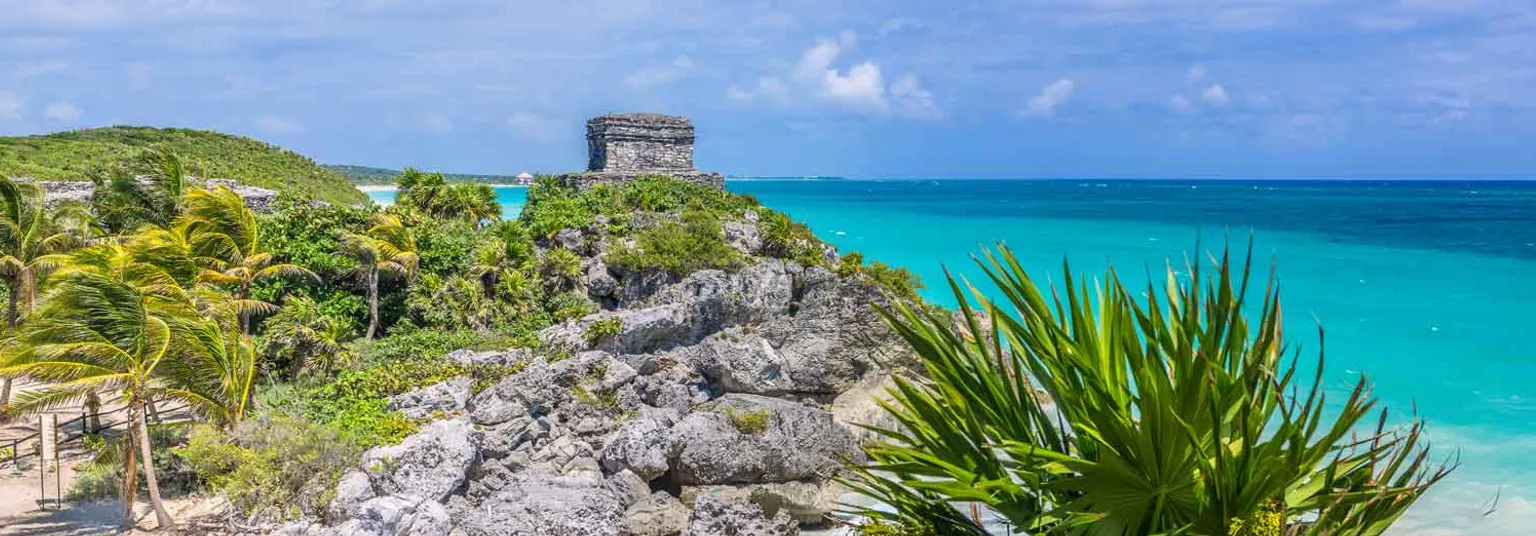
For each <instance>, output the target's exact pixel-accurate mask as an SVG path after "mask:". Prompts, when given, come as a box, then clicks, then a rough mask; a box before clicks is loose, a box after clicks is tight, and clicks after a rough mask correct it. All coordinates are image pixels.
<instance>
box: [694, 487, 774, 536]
mask: <svg viewBox="0 0 1536 536" xmlns="http://www.w3.org/2000/svg"><path fill="white" fill-rule="evenodd" d="M798 534H800V525H799V524H797V523H795V520H793V519H790V517H789V515H788V514H786V513H784V512H779V513H778V514H777V515H774V516H772V517H769V516H765V515H763V510H762V508H760V507H758V506H757V505H756V504H752V503H727V502H725V501H722V500H720V499H717V498H715V497H711V496H708V495H705V496H702V497H699V500H698V502H697V503H694V505H693V515H692V516H691V518H690V519H689V521H688V531H687V532H684V533H683V536H797V535H798Z"/></svg>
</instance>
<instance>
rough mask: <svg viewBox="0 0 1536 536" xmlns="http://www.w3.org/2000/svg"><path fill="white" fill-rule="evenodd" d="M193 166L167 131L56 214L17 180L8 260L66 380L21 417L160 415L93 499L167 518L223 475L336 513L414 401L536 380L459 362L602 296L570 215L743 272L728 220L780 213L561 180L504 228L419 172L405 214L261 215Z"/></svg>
mask: <svg viewBox="0 0 1536 536" xmlns="http://www.w3.org/2000/svg"><path fill="white" fill-rule="evenodd" d="M192 168H193V164H191V163H189V162H188V161H187V160H185V159H183V158H182V157H181V155H179V154H178V153H176V152H175V151H172V150H171V149H169V148H168V147H167V146H156V147H153V148H150V149H147V150H144V151H143V152H140V153H138V154H136V155H134V156H132V157H130V158H129V159H127V160H125V161H124V162H123V163H122V165H121V167H120V168H119V170H116V171H114V173H115V174H116V176H115V177H109V178H108V179H107V183H106V187H105V188H102V189H100V190H99V193H98V195H96V196H94V197H93V198H92V199H91V200H90V202H88V203H81V204H75V205H65V206H62V207H58V208H56V209H53V210H45V209H44V208H43V204H42V197H41V192H40V191H39V190H38V189H37V188H36V187H35V186H33V185H30V184H25V183H17V182H13V181H10V180H0V197H3V200H4V201H3V202H0V208H5V209H6V211H5V213H4V216H5V217H4V219H3V224H0V231H3V232H0V248H3V249H0V276H4V277H5V280H6V282H7V283H8V284H7V285H4V293H3V294H4V297H5V298H6V299H7V302H8V303H14V305H13V306H12V307H10V308H9V311H13V312H10V313H8V323H7V326H8V327H7V328H6V330H5V331H4V332H3V333H0V338H3V339H4V342H5V345H4V348H5V349H4V351H3V352H0V376H3V377H5V378H14V377H18V376H27V377H31V378H34V379H37V380H41V381H43V382H44V383H50V384H52V386H51V387H49V388H48V389H47V390H45V391H29V392H26V393H19V394H17V396H15V397H14V398H13V399H10V400H0V404H3V408H0V410H3V412H4V413H5V414H6V415H20V414H25V413H29V412H34V411H39V410H42V409H46V408H51V407H56V406H58V405H62V404H74V403H78V401H79V400H80V399H81V398H82V397H85V398H87V399H88V400H96V402H95V403H98V404H99V403H100V399H105V400H112V399H117V400H118V401H120V402H123V403H126V404H128V405H129V406H130V407H133V408H136V409H135V413H134V416H133V419H134V421H135V422H137V423H138V425H137V426H136V427H135V429H134V433H133V434H130V435H129V436H128V437H127V438H125V439H126V441H108V440H106V439H102V440H100V444H98V445H97V450H98V452H99V453H100V457H101V458H100V459H101V463H99V464H96V465H94V466H92V468H91V469H90V473H89V475H88V476H87V477H86V478H83V479H81V480H80V481H79V483H78V484H77V486H76V489H75V490H74V492H73V495H74V496H78V497H91V496H100V495H102V494H103V493H108V492H111V491H114V490H141V491H142V492H143V493H147V494H148V496H149V499H150V502H151V503H153V504H155V505H156V509H157V511H160V515H159V516H157V517H160V518H161V519H160V521H161V524H162V525H165V524H169V523H170V519H169V517H168V515H166V514H165V513H164V510H163V508H161V507H160V506H159V505H160V502H161V501H160V498H161V496H162V495H164V494H173V495H174V494H179V493H184V492H188V491H192V490H194V489H209V490H215V491H221V492H223V493H225V494H226V495H228V496H229V497H230V499H231V500H232V501H233V502H234V503H235V504H236V505H237V506H239V507H240V508H242V509H244V510H245V511H246V513H247V514H249V515H252V516H266V517H268V518H283V517H287V516H292V515H295V514H298V513H300V512H308V513H316V512H318V511H319V509H323V507H324V504H320V503H314V504H309V503H303V501H308V500H311V499H314V498H313V497H301V496H302V492H303V489H302V488H303V487H304V486H310V489H314V487H316V486H319V487H320V488H321V489H324V488H325V487H328V486H329V483H328V482H325V481H324V480H326V479H334V478H335V477H336V476H338V475H339V473H340V468H341V467H343V463H344V462H342V460H349V459H351V457H352V456H354V455H355V454H356V453H357V452H360V451H361V450H363V449H367V448H370V447H373V446H377V445H383V444H389V443H393V442H397V441H399V440H400V439H402V438H404V437H405V436H406V435H408V434H410V433H412V432H414V431H415V430H416V429H417V427H418V425H419V424H420V423H418V422H416V421H414V420H412V419H409V418H406V417H405V416H404V415H402V414H400V413H398V412H394V411H391V410H389V409H388V398H389V397H390V396H393V395H397V394H401V393H404V392H406V391H409V390H412V389H415V388H419V387H423V386H426V385H430V384H433V383H437V382H440V381H443V380H446V379H449V378H453V377H456V376H465V375H467V376H469V377H470V378H472V379H473V381H474V389H475V390H477V391H478V390H480V389H484V388H486V387H489V386H490V385H493V384H494V383H495V382H496V381H498V380H499V379H500V378H502V377H504V376H506V375H508V374H512V373H515V372H516V371H517V370H518V369H519V368H520V367H521V366H522V364H521V363H519V364H514V365H507V366H499V365H462V364H458V363H455V362H452V361H449V360H446V359H444V356H445V355H446V354H447V353H449V352H450V351H452V350H456V349H460V348H472V349H473V348H479V349H506V348H514V347H534V346H536V345H537V343H538V338H537V337H536V336H535V334H536V332H537V331H538V330H540V329H542V328H545V327H548V326H550V325H553V324H554V323H556V322H561V321H565V320H570V319H574V318H579V317H582V316H585V315H588V314H591V313H593V312H596V311H597V309H598V306H597V304H595V303H593V302H592V301H591V300H590V299H588V298H587V296H586V294H585V292H582V290H581V278H582V277H583V275H584V274H583V273H582V265H581V262H582V259H581V256H580V255H578V254H577V253H576V252H575V251H572V250H571V249H567V248H566V247H564V246H560V245H557V244H556V243H555V241H553V240H550V237H551V236H552V235H553V234H555V232H556V231H558V230H560V229H563V228H566V227H577V228H590V229H592V230H593V231H594V232H595V233H596V234H597V235H598V236H602V237H604V238H602V239H596V237H593V238H589V239H586V240H585V241H583V243H581V244H579V246H578V247H579V248H582V249H584V250H585V249H589V248H592V247H597V246H600V245H601V246H604V247H612V248H615V251H616V254H615V257H618V258H623V259H627V260H626V261H624V262H627V263H629V264H627V266H630V267H632V268H635V269H642V268H660V269H665V270H668V271H672V272H674V273H675V274H676V275H679V276H681V275H684V274H686V273H687V272H690V271H693V270H697V269H702V268H710V267H714V268H726V269H732V268H735V267H738V266H741V265H743V264H744V263H745V262H747V257H746V256H744V255H742V254H740V253H738V252H737V251H736V250H735V249H733V248H731V247H730V246H728V245H726V243H725V241H724V238H723V235H722V233H721V229H720V222H722V221H730V220H741V219H743V218H747V217H749V216H753V215H758V216H760V215H774V214H777V213H774V212H772V211H769V210H767V209H764V208H762V207H758V206H757V205H756V203H755V202H753V201H752V200H750V199H748V198H742V197H737V196H734V195H731V194H729V193H726V192H722V191H719V190H713V189H707V188H702V187H699V186H696V185H692V184H688V183H683V182H678V181H674V180H671V179H659V178H658V179H647V180H643V181H638V182H636V183H632V184H628V185H625V186H623V187H618V188H609V187H601V188H596V189H593V190H590V191H577V190H575V189H568V188H564V187H561V186H558V185H556V184H554V183H552V182H549V181H546V182H544V183H542V184H541V185H540V186H538V187H535V188H534V193H532V194H531V196H530V197H531V198H532V199H533V200H532V202H530V203H529V205H528V206H527V208H526V209H525V211H524V213H523V215H522V217H521V218H520V219H518V220H516V221H497V220H498V217H499V215H500V212H501V211H500V207H499V206H496V204H495V202H494V197H493V196H487V195H485V194H486V193H487V191H486V189H485V188H484V187H483V186H478V185H459V184H450V183H447V181H445V180H444V177H443V176H441V175H438V174H433V173H421V172H417V171H414V170H408V171H406V172H403V173H402V174H401V176H400V177H399V178H398V185H399V186H400V188H401V202H400V203H397V204H396V205H394V206H392V207H390V208H388V209H379V208H377V207H372V206H369V207H363V208H358V207H352V206H348V205H341V204H331V205H317V204H314V203H312V202H311V200H310V198H308V197H306V196H304V195H302V194H301V193H299V192H293V191H287V192H284V193H283V195H281V196H280V197H279V199H278V200H277V202H276V203H275V209H276V213H275V214H272V215H268V216H258V215H256V214H253V213H252V212H251V211H250V210H249V209H248V208H247V207H246V206H245V204H244V202H243V201H242V200H241V199H240V198H239V197H238V196H237V195H235V194H234V193H233V192H231V191H228V190H225V189H218V190H204V189H201V188H197V187H196V185H195V184H194V183H192V182H190V181H188V180H187V177H189V176H190V175H191V173H190V171H189V170H191V169H192ZM124 176H145V177H149V178H150V179H151V180H150V181H148V182H145V183H140V182H139V181H123V180H122V177H124ZM114 180H116V181H118V182H119V183H117V184H114V183H113V182H112V181H114ZM599 218H601V219H602V221H605V222H606V225H602V226H599V225H597V224H598V221H599ZM557 226H558V227H557ZM798 229H800V231H798V232H800V233H801V235H800V236H803V237H804V238H803V239H804V240H813V239H814V238H813V237H810V235H809V230H806V229H804V227H803V226H800V227H798ZM796 239H800V238H796ZM601 240H609V241H612V242H610V243H602V242H601ZM817 247H818V248H819V247H820V246H819V243H817ZM818 251H819V249H818ZM815 261H816V262H817V263H825V262H827V261H825V259H823V258H821V257H817V258H816V259H815ZM10 298H14V300H12V299H10ZM621 330H622V324H621V323H620V322H619V321H618V319H616V318H612V319H608V320H603V321H598V322H594V323H593V324H591V327H590V328H588V330H587V332H586V333H585V338H586V339H587V342H588V344H591V345H599V344H602V343H604V342H605V341H607V340H609V339H611V338H612V337H614V336H616V335H618V334H619V332H620V331H621ZM141 343H142V344H141ZM536 350H537V351H539V352H545V351H548V352H551V354H550V355H548V356H547V357H548V358H549V359H561V358H563V357H565V354H563V353H560V352H563V351H562V350H554V349H550V350H544V349H536ZM86 363H91V364H92V366H84V365H85V364H86ZM588 395H589V396H587V397H586V398H584V400H588V399H589V400H588V401H589V402H590V403H591V404H594V405H611V404H613V403H614V401H613V400H612V399H611V396H610V397H606V398H605V397H602V396H591V395H590V393H589V394H588ZM166 402H172V403H176V402H184V403H190V404H191V405H192V407H193V408H194V409H195V410H196V411H197V412H198V413H199V414H201V415H202V416H203V417H205V420H206V422H207V423H208V424H209V425H210V426H209V427H204V428H199V429H197V430H194V431H193V432H192V433H191V434H186V433H181V432H176V433H172V432H173V431H172V430H169V429H162V428H161V427H156V426H151V425H150V424H149V422H148V420H147V419H145V414H146V411H144V409H143V408H146V407H147V406H149V405H150V404H154V403H166ZM145 460H149V461H150V462H152V463H147V464H146V463H144V461H145ZM316 478H318V479H320V480H315V479H316ZM301 498H302V499H303V501H301V500H300V499H301ZM295 501H299V503H296V502H295ZM321 502H323V501H321Z"/></svg>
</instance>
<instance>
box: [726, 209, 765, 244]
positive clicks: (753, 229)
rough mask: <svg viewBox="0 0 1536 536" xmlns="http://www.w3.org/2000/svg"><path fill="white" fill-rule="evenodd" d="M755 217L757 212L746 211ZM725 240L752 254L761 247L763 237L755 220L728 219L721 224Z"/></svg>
mask: <svg viewBox="0 0 1536 536" xmlns="http://www.w3.org/2000/svg"><path fill="white" fill-rule="evenodd" d="M747 213H748V214H751V215H753V217H754V218H755V217H756V216H757V212H754V211H750V210H749V211H747ZM723 230H724V231H725V242H726V243H728V244H730V245H731V247H733V248H736V250H737V251H740V252H742V253H744V254H748V255H751V254H754V253H757V251H758V250H760V249H762V248H763V237H762V235H761V234H760V233H758V230H757V223H756V222H755V221H728V222H725V224H724V225H723Z"/></svg>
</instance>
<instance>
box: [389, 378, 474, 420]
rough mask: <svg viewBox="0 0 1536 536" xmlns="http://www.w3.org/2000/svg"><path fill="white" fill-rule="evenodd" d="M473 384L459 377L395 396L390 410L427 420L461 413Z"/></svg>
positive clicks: (390, 402)
mask: <svg viewBox="0 0 1536 536" xmlns="http://www.w3.org/2000/svg"><path fill="white" fill-rule="evenodd" d="M471 383H472V381H471V380H470V379H469V377H468V376H459V377H456V378H453V379H451V380H447V381H444V382H440V383H435V384H432V385H428V386H426V387H422V388H420V389H416V390H414V391H410V392H408V393H404V394H399V395H395V396H392V397H389V409H392V410H397V411H399V412H400V413H401V414H402V415H405V416H406V417H409V418H412V419H425V418H427V417H430V416H431V415H432V414H434V413H438V412H444V413H448V412H455V411H459V410H462V409H464V405H465V403H467V402H469V389H470V385H471Z"/></svg>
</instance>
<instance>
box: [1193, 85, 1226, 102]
mask: <svg viewBox="0 0 1536 536" xmlns="http://www.w3.org/2000/svg"><path fill="white" fill-rule="evenodd" d="M1200 98H1202V99H1205V102H1209V103H1211V104H1213V105H1216V106H1218V107H1220V106H1226V105H1227V104H1228V103H1230V102H1232V98H1231V97H1229V96H1227V88H1224V87H1221V84H1211V85H1210V86H1208V87H1206V88H1205V90H1204V91H1201V92H1200Z"/></svg>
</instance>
